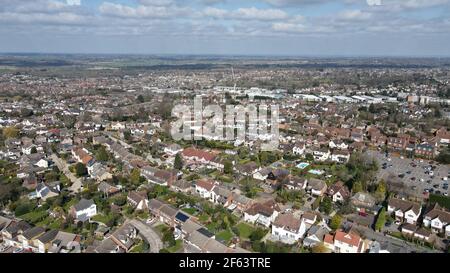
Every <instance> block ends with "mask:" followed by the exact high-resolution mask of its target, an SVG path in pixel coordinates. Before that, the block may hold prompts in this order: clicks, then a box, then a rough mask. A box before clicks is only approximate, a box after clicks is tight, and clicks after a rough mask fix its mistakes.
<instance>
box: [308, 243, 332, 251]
mask: <svg viewBox="0 0 450 273" xmlns="http://www.w3.org/2000/svg"><path fill="white" fill-rule="evenodd" d="M311 251H312V253H327V252H329V250H328V248H327V247H326V246H325V244H324V243H319V244H317V245H315V246H313V247H312V249H311Z"/></svg>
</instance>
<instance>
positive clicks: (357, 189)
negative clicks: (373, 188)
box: [352, 181, 363, 193]
mask: <svg viewBox="0 0 450 273" xmlns="http://www.w3.org/2000/svg"><path fill="white" fill-rule="evenodd" d="M362 190H363V187H362V183H361V182H360V181H356V182H355V183H353V186H352V192H353V193H358V192H362Z"/></svg>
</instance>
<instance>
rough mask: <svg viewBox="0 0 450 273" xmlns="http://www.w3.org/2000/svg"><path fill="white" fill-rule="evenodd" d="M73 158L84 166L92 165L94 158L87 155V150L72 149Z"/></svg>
mask: <svg viewBox="0 0 450 273" xmlns="http://www.w3.org/2000/svg"><path fill="white" fill-rule="evenodd" d="M72 155H73V157H74V158H75V159H76V160H77V161H78V162H80V163H83V164H84V165H92V164H93V163H94V158H93V157H92V156H91V155H90V154H89V152H88V150H86V149H84V148H80V147H78V148H74V149H72Z"/></svg>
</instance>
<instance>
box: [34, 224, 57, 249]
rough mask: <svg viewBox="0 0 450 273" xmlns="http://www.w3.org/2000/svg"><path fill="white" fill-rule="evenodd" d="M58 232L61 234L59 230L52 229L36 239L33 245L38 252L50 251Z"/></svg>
mask: <svg viewBox="0 0 450 273" xmlns="http://www.w3.org/2000/svg"><path fill="white" fill-rule="evenodd" d="M58 232H59V231H58V230H56V229H52V230H49V231H47V232H45V233H44V234H42V235H40V236H39V237H37V238H36V239H34V241H33V245H34V246H35V248H36V250H37V251H36V252H38V253H47V251H48V249H49V248H50V246H51V243H52V241H53V240H54V239H55V237H56V235H57V234H58Z"/></svg>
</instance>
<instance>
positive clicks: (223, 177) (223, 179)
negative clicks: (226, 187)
mask: <svg viewBox="0 0 450 273" xmlns="http://www.w3.org/2000/svg"><path fill="white" fill-rule="evenodd" d="M216 180H220V181H222V182H224V183H232V182H233V178H231V177H229V176H225V175H221V176H216Z"/></svg>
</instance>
